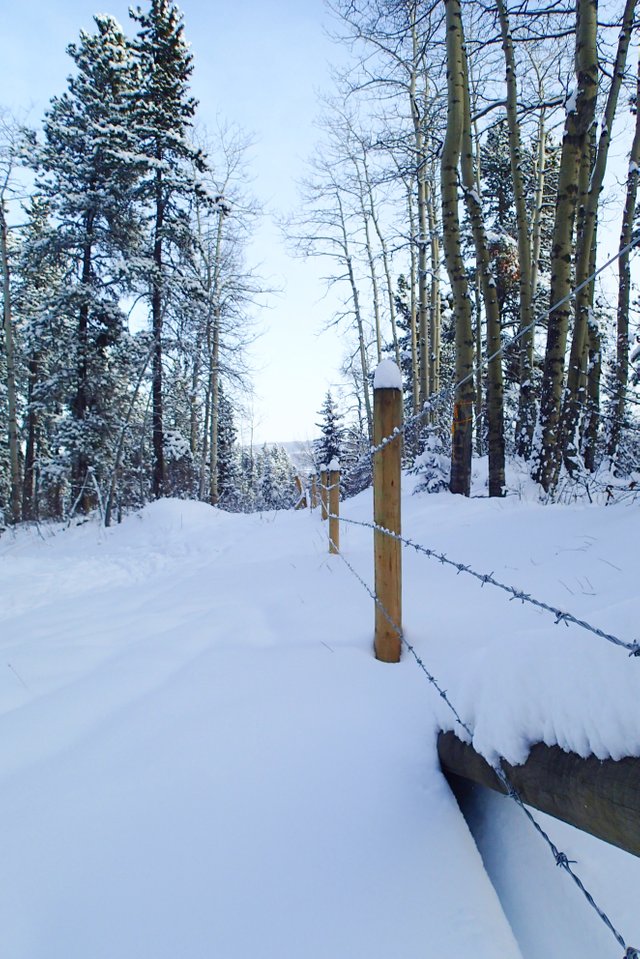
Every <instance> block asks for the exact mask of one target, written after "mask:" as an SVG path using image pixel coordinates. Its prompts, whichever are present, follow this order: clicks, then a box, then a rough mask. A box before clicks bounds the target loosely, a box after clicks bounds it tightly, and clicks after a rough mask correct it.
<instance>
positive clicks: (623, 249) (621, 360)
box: [606, 59, 640, 461]
mask: <svg viewBox="0 0 640 959" xmlns="http://www.w3.org/2000/svg"><path fill="white" fill-rule="evenodd" d="M635 114H636V123H635V131H634V135H633V143H632V144H631V152H630V155H629V171H628V174H627V189H626V196H625V204H624V211H623V214H622V227H621V230H620V244H619V252H620V256H619V260H618V269H619V279H618V306H617V313H616V355H615V362H614V381H613V397H612V401H611V406H610V409H609V427H608V430H607V445H606V450H607V456H608V457H609V458H610V459H611V460H613V461H615V459H616V456H617V454H618V448H619V444H620V437H621V433H622V427H623V424H624V420H625V414H626V395H627V384H628V379H629V301H630V296H631V269H630V264H629V260H630V257H631V251H630V250H628V249H627V247H628V246H629V244H630V243H631V239H632V236H633V224H634V216H635V212H636V203H637V200H638V179H639V177H640V59H639V60H638V73H637V81H636V96H635Z"/></svg>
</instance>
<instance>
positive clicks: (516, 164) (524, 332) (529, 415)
mask: <svg viewBox="0 0 640 959" xmlns="http://www.w3.org/2000/svg"><path fill="white" fill-rule="evenodd" d="M496 7H497V10H498V19H499V21H500V33H501V37H502V50H503V53H504V60H505V73H506V86H507V104H506V107H507V125H508V130H509V157H510V162H511V177H512V180H513V195H514V200H515V208H516V223H517V236H518V260H519V269H520V280H519V284H520V334H521V339H520V394H519V401H518V421H517V424H516V452H517V453H519V455H520V456H524V457H525V458H526V457H527V456H528V455H529V452H530V449H531V441H532V439H533V430H534V426H535V399H534V388H533V339H534V330H533V325H532V320H533V312H532V308H531V307H532V291H533V283H532V276H531V274H532V269H533V264H532V257H531V241H530V224H529V217H528V215H527V205H526V195H525V184H524V175H523V169H522V160H523V156H522V139H521V133H520V122H519V119H518V87H517V80H516V58H515V53H514V49H513V38H512V36H511V28H510V24H509V16H508V13H507V7H506V4H505V2H504V0H496Z"/></svg>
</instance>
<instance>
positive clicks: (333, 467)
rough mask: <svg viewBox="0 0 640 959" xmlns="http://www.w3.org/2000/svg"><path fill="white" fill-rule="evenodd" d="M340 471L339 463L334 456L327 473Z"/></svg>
mask: <svg viewBox="0 0 640 959" xmlns="http://www.w3.org/2000/svg"><path fill="white" fill-rule="evenodd" d="M339 469H340V461H339V460H338V459H337V458H336V457H335V456H334V457H333V459H332V460H331V462H330V463H329V472H331V473H337V472H338V470H339Z"/></svg>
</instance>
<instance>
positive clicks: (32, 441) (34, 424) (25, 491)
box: [22, 356, 40, 520]
mask: <svg viewBox="0 0 640 959" xmlns="http://www.w3.org/2000/svg"><path fill="white" fill-rule="evenodd" d="M27 367H28V371H29V376H28V381H27V416H26V441H25V451H24V477H23V481H22V518H23V519H25V520H32V519H38V516H37V510H36V498H35V479H36V477H35V464H36V434H37V428H38V417H37V414H36V411H35V409H34V402H33V401H34V393H35V386H36V383H37V382H38V379H39V377H40V364H39V362H38V358H37V357H36V356H32V357H30V358H29V362H28V364H27Z"/></svg>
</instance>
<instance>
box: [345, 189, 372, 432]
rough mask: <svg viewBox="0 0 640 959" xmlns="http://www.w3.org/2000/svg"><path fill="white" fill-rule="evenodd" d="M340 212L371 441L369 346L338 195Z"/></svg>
mask: <svg viewBox="0 0 640 959" xmlns="http://www.w3.org/2000/svg"><path fill="white" fill-rule="evenodd" d="M336 200H337V204H338V212H339V214H340V228H341V231H342V249H343V251H344V258H345V262H346V266H347V274H348V277H349V285H350V286H351V296H352V298H353V310H354V313H355V317H356V326H357V329H358V349H359V352H360V367H361V370H362V391H363V394H364V407H365V410H366V411H367V429H368V432H369V441H371V439H372V437H373V409H372V406H371V395H370V393H369V361H368V359H367V344H366V342H365V338H364V324H363V322H362V313H361V312H360V296H359V294H358V285H357V283H356V278H355V273H354V272H353V260H352V259H351V254H350V252H349V239H348V235H347V225H346V222H345V218H344V208H343V206H342V200H341V198H340V194H339V193H336Z"/></svg>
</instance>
